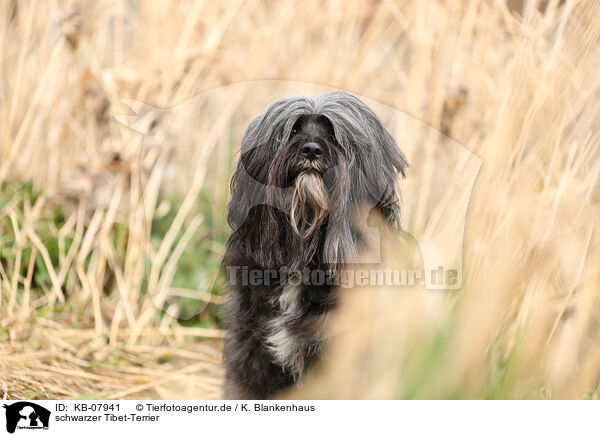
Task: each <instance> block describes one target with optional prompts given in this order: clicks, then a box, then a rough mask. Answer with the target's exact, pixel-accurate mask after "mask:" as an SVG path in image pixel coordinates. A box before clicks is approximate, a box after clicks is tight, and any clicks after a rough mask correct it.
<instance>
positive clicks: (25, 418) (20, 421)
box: [3, 401, 50, 433]
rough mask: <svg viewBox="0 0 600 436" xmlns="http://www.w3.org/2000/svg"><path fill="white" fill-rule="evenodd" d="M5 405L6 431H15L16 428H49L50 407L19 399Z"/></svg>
mask: <svg viewBox="0 0 600 436" xmlns="http://www.w3.org/2000/svg"><path fill="white" fill-rule="evenodd" d="M3 407H4V408H5V409H6V431H8V432H9V433H14V432H15V430H16V429H27V430H35V429H42V430H48V424H49V422H50V411H49V410H48V409H45V408H44V407H42V406H39V405H37V404H35V403H30V402H29V401H19V402H17V403H13V404H10V405H4V406H3Z"/></svg>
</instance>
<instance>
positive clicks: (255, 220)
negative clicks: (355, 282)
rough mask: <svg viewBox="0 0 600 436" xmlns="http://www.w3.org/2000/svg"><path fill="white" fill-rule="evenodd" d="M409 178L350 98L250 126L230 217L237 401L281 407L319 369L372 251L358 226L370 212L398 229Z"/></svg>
mask: <svg viewBox="0 0 600 436" xmlns="http://www.w3.org/2000/svg"><path fill="white" fill-rule="evenodd" d="M407 166H408V164H407V162H406V159H405V158H404V156H403V155H402V153H401V152H400V150H399V149H398V147H397V145H396V143H395V141H394V139H393V138H392V136H391V135H390V134H389V132H388V131H387V130H386V129H385V127H384V126H383V125H382V123H381V121H380V120H379V118H378V117H377V115H375V113H374V112H373V111H372V110H371V109H370V108H369V107H368V106H367V105H365V104H364V103H363V102H362V101H360V100H359V99H358V98H357V97H355V96H353V95H351V94H349V93H347V92H343V91H332V92H327V93H325V94H321V95H319V96H317V97H316V98H309V97H291V98H285V99H282V100H279V101H277V102H275V103H273V105H271V106H270V107H269V108H268V109H267V111H266V112H265V113H263V114H262V115H259V116H258V117H257V118H256V119H254V120H253V121H252V122H251V123H250V125H249V126H248V129H247V130H246V133H245V134H244V137H243V139H242V144H241V155H240V159H239V161H238V163H237V167H236V169H235V173H234V174H233V178H232V180H231V193H232V199H231V202H230V203H229V206H228V221H229V224H230V226H231V227H232V230H233V233H232V235H231V237H230V238H229V241H228V244H227V252H226V254H225V259H224V265H225V267H226V268H227V269H228V270H229V289H228V293H227V305H226V311H227V318H228V323H229V330H228V337H227V341H226V344H225V354H224V359H225V366H226V382H225V395H226V396H227V397H229V398H254V399H264V398H270V397H272V396H273V395H275V394H276V393H278V392H279V391H280V390H282V389H283V388H285V387H287V386H289V385H291V384H293V383H295V382H297V381H298V380H299V379H300V378H301V377H302V374H303V373H304V372H305V370H306V368H307V367H308V366H309V365H310V364H311V363H312V362H314V361H315V359H317V358H318V357H319V354H320V352H321V350H322V348H323V342H324V331H323V330H324V322H325V319H326V317H327V314H328V312H329V311H330V310H331V309H332V308H333V307H334V305H335V302H336V298H335V292H334V290H335V287H334V286H332V285H333V284H334V283H335V279H336V277H338V275H339V274H340V271H341V268H342V267H343V265H344V264H346V263H349V262H352V261H353V260H355V259H356V254H357V251H358V250H359V249H360V247H361V244H362V242H363V235H362V233H361V230H360V228H359V227H357V226H356V225H355V224H354V215H355V213H356V211H357V210H358V209H359V208H362V207H365V206H366V207H367V208H371V209H375V210H377V211H378V212H379V213H380V214H381V215H382V216H383V217H384V218H385V219H386V220H387V222H388V223H389V224H390V225H392V226H399V216H400V205H399V195H398V187H397V180H398V174H402V176H404V173H405V169H406V167H407ZM313 273H315V274H313Z"/></svg>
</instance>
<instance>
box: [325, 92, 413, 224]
mask: <svg viewBox="0 0 600 436" xmlns="http://www.w3.org/2000/svg"><path fill="white" fill-rule="evenodd" d="M317 106H318V109H319V111H320V113H322V114H323V115H325V116H326V117H327V118H328V119H329V121H330V122H331V124H332V126H333V130H334V135H335V139H336V141H337V142H338V144H339V145H340V147H341V148H342V150H343V151H344V153H345V154H346V159H347V161H348V169H349V174H350V177H351V186H352V189H351V194H350V195H351V197H352V203H353V204H355V205H356V204H364V203H366V204H368V205H370V206H373V207H376V208H377V209H378V210H379V211H380V212H381V213H382V215H383V216H385V217H386V218H387V219H388V221H389V222H390V224H399V218H400V195H399V191H398V176H399V175H401V176H405V175H406V170H407V168H408V162H407V160H406V158H405V157H404V155H403V154H402V152H401V151H400V149H399V148H398V145H397V144H396V141H394V138H393V137H392V135H391V134H390V133H389V132H388V131H387V130H386V128H385V127H384V125H383V123H382V122H381V120H380V119H379V117H378V116H377V115H376V114H375V112H373V110H371V108H369V107H368V106H367V105H366V104H365V103H363V102H362V101H361V100H360V99H358V98H357V97H356V96H354V95H352V94H349V93H347V92H344V91H332V92H329V93H325V94H323V95H322V96H320V97H319V98H318V105H317Z"/></svg>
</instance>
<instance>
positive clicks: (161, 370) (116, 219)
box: [0, 0, 600, 398]
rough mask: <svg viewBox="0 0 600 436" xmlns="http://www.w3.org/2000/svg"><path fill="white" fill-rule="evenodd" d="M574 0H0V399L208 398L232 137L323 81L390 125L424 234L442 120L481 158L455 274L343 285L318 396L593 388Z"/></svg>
mask: <svg viewBox="0 0 600 436" xmlns="http://www.w3.org/2000/svg"><path fill="white" fill-rule="evenodd" d="M558 3H559V2H558V1H550V2H549V4H548V6H547V8H546V11H545V13H543V14H542V13H540V12H539V11H538V9H537V8H535V7H528V8H526V9H525V13H524V17H523V18H518V17H516V16H514V15H512V14H511V12H510V11H509V10H508V9H507V8H506V7H505V6H504V4H503V2H501V1H496V2H494V1H469V2H464V4H463V3H462V2H441V1H440V2H437V1H414V2H394V1H383V2H379V1H365V2H358V1H357V2H353V1H352V2H344V1H328V2H323V3H322V4H321V3H319V4H318V5H317V3H316V2H315V3H314V4H312V3H311V2H308V6H307V3H306V2H290V1H283V2H270V1H266V0H254V1H250V0H249V1H245V2H243V1H240V2H200V1H198V2H192V1H180V2H176V3H175V4H170V5H167V3H166V2H139V3H137V2H128V1H119V0H115V1H112V2H92V1H89V2H84V1H81V2H72V1H47V2H34V1H29V2H27V1H19V2H17V1H7V2H3V3H2V6H0V8H2V13H1V14H0V16H2V19H0V40H1V41H2V52H1V54H0V72H1V76H0V77H1V79H0V132H2V137H1V138H0V141H1V142H0V187H1V192H0V341H1V343H2V344H1V345H0V394H1V396H2V397H4V398H24V397H36V398H40V397H49V398H58V397H77V396H87V397H102V398H125V397H128V398H129V397H162V398H183V397H187V398H193V397H196V398H199V397H202V398H214V397H216V396H218V387H219V384H220V378H221V369H220V367H219V353H220V344H219V339H218V338H219V337H221V336H222V331H221V330H219V326H220V312H219V303H220V299H219V297H220V295H219V294H220V289H219V287H218V286H217V288H216V289H214V292H215V294H216V295H212V294H209V293H207V292H206V289H210V286H209V285H210V283H211V281H212V280H213V278H214V275H215V274H216V271H217V269H218V261H219V259H220V256H221V255H222V252H223V242H224V239H225V237H226V233H227V230H226V226H225V224H224V220H223V217H224V207H225V204H226V201H227V187H226V184H227V179H228V177H229V173H230V168H231V162H232V160H233V158H234V154H233V151H232V150H233V149H234V147H235V144H237V143H238V142H239V139H240V135H241V134H242V132H243V129H244V126H245V125H247V123H248V122H249V120H250V119H251V117H252V116H253V115H255V114H256V113H258V111H260V109H262V108H264V106H265V105H266V104H267V103H268V102H269V101H270V99H271V98H272V96H273V95H274V94H277V93H281V92H310V93H314V92H316V91H318V90H320V89H321V88H323V87H334V88H342V89H346V90H350V91H352V92H355V93H357V94H359V95H361V96H364V97H368V98H370V99H373V101H371V103H372V104H373V105H374V107H375V108H376V110H377V111H378V113H380V114H381V116H382V117H383V118H384V119H385V121H386V123H387V124H388V125H389V126H390V128H391V129H392V131H393V133H394V134H395V136H396V137H397V138H398V141H399V143H400V146H401V147H402V148H403V150H405V151H406V153H407V155H408V158H409V161H410V162H411V163H412V164H413V165H412V169H411V172H410V174H409V177H408V179H407V180H406V182H405V183H404V184H403V193H404V200H405V209H404V222H406V223H407V226H408V228H409V230H410V231H411V233H413V234H415V235H416V236H421V235H432V234H435V235H445V234H452V232H455V231H456V229H457V225H458V224H457V223H460V219H461V217H460V216H458V215H457V212H456V209H457V208H456V207H455V204H454V203H455V199H454V198H446V197H444V196H443V191H441V190H440V188H437V187H438V186H444V185H445V181H446V178H447V177H448V174H449V173H448V171H451V170H452V169H453V168H455V167H456V165H457V162H459V161H460V159H459V157H457V156H453V155H452V153H451V152H449V151H448V150H449V149H451V144H452V143H451V141H449V140H447V139H445V138H443V137H441V136H440V135H439V134H438V133H436V131H441V132H443V133H444V134H446V135H448V136H450V137H452V138H454V139H455V140H456V141H457V142H458V143H460V144H463V145H464V146H465V147H467V148H468V149H470V150H472V151H473V152H474V153H476V154H477V155H478V156H479V157H480V158H481V160H482V162H483V165H482V166H481V170H480V172H479V175H478V178H477V181H476V183H475V189H474V191H473V194H472V196H471V198H470V203H469V213H468V216H467V222H466V231H465V247H464V252H463V270H464V279H465V283H464V287H463V289H462V290H460V291H453V292H452V293H439V292H438V293H431V292H422V291H416V292H405V293H398V292H389V291H388V290H385V289H369V290H368V292H364V291H360V290H353V291H351V292H350V291H348V292H347V296H348V298H346V299H345V300H344V302H343V307H344V310H342V311H341V314H340V320H341V322H342V323H343V325H344V326H345V328H346V329H350V333H349V334H341V335H340V337H339V340H335V341H333V344H332V347H331V353H330V354H329V357H328V359H327V360H326V362H325V364H324V365H323V367H322V368H321V370H320V371H319V372H318V373H317V374H316V375H315V377H318V378H319V381H318V383H316V385H317V386H318V387H315V386H314V385H312V382H311V381H310V380H308V381H307V383H306V384H305V387H304V390H303V391H302V395H310V396H325V397H342V398H345V397H368V398H374V397H376V398H454V397H459V398H473V397H476V398H539V397H551V398H585V397H596V396H598V392H599V381H598V380H599V377H600V349H599V348H598V347H597V346H596V344H598V342H599V339H600V338H599V323H600V311H599V309H600V302H599V298H598V285H599V283H600V268H599V267H598V265H600V262H599V260H600V259H599V257H600V252H599V250H600V244H599V243H598V242H599V239H600V235H598V229H597V227H598V224H599V222H600V188H599V187H598V181H599V179H600V159H599V157H600V156H599V154H600V152H599V151H598V150H599V145H600V135H599V133H598V130H597V126H598V125H600V104H599V103H600V76H599V75H598V74H597V71H598V70H599V69H600V51H599V47H598V39H599V37H600V27H599V26H598V24H597V23H598V22H600V10H599V6H598V3H597V2H595V1H588V2H584V1H579V2H578V1H567V2H565V3H564V4H562V5H560V6H559V5H558ZM262 79H278V80H281V81H287V82H277V81H275V82H273V81H267V82H257V83H254V82H250V83H241V84H238V85H233V86H229V85H231V84H234V83H240V82H244V81H251V80H262ZM298 82H302V83H298ZM317 84H318V85H317ZM127 99H132V100H135V102H131V101H129V100H127ZM136 102H145V103H147V104H149V105H153V106H158V107H162V108H168V109H167V110H160V109H154V108H151V107H148V106H144V105H141V104H139V103H136ZM376 102H380V103H383V104H378V103H376ZM386 105H388V106H386ZM390 107H394V108H396V109H397V110H398V111H395V110H393V109H391V108H390ZM132 114H135V115H134V116H133V117H132V118H129V117H128V115H132ZM119 115H120V116H119ZM423 123H424V124H423ZM124 124H126V125H124ZM128 126H129V127H128ZM423 126H430V128H424V127H423ZM130 127H133V129H134V130H132V129H131V128H130ZM136 131H137V132H141V133H143V134H144V135H140V134H139V133H137V132H136ZM448 156H450V158H448ZM462 164H464V162H463V163H462ZM442 240H443V238H442ZM438 248H439V250H441V251H442V252H443V251H445V250H447V249H448V250H449V248H448V247H445V246H444V245H443V242H442V245H441V246H439V247H438ZM390 249H391V250H393V247H392V248H390ZM393 259H395V256H390V257H389V258H388V262H389V263H391V264H393V263H394V262H395V260H393ZM198 288H200V289H201V292H196V291H195V290H196V289H198ZM182 296H183V297H182ZM178 317H179V318H181V317H183V318H186V320H185V321H179V320H178ZM199 338H208V339H205V340H199ZM342 353H343V354H342ZM340 354H341V355H342V356H343V358H341V359H338V358H336V357H335V356H337V355H340ZM331 362H334V363H331ZM332 368H335V370H334V369H332Z"/></svg>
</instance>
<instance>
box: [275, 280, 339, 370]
mask: <svg viewBox="0 0 600 436" xmlns="http://www.w3.org/2000/svg"><path fill="white" fill-rule="evenodd" d="M306 290H307V289H305V287H304V286H303V285H302V283H301V282H299V281H296V282H289V283H287V284H285V285H283V286H282V289H281V295H280V296H279V298H278V299H277V301H276V302H274V303H275V305H276V306H278V312H277V315H276V316H275V317H274V318H273V319H271V320H270V321H269V322H268V324H267V335H266V344H267V349H268V350H269V353H270V354H271V355H272V356H273V358H274V359H275V362H276V363H277V364H279V365H281V367H283V368H284V369H286V370H288V371H290V372H291V373H292V375H293V377H294V379H295V380H298V379H299V378H300V376H301V374H302V373H303V371H304V368H305V365H306V363H307V362H306V360H307V358H309V357H310V356H312V355H316V354H318V353H319V352H320V349H321V347H322V345H323V341H324V340H325V324H326V321H327V318H328V312H323V313H318V312H317V313H314V314H311V313H306V312H307V309H306V307H305V306H304V305H303V304H302V299H303V298H304V296H303V295H302V292H303V291H306ZM308 291H309V290H308Z"/></svg>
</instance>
